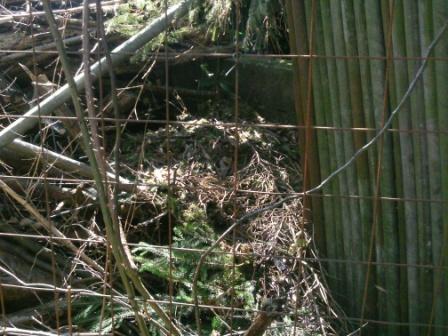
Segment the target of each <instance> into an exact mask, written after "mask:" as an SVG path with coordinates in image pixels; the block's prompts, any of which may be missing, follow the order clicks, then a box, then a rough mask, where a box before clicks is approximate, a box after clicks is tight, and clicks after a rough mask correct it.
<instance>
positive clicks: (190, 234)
mask: <svg viewBox="0 0 448 336" xmlns="http://www.w3.org/2000/svg"><path fill="white" fill-rule="evenodd" d="M177 2H178V1H177ZM102 3H103V9H104V10H110V11H111V12H114V13H116V14H117V15H116V17H115V21H110V22H109V23H108V27H109V29H110V31H114V30H115V29H116V27H117V22H118V21H117V20H122V15H124V14H123V13H124V10H125V8H124V7H117V4H118V3H119V1H103V2H102ZM252 4H253V2H251V5H250V6H248V9H250V8H251V9H252V10H255V6H254V5H252ZM66 5H67V4H66V3H65V2H57V1H56V2H54V3H53V2H52V6H53V10H54V11H55V14H56V16H55V18H56V21H57V22H59V23H64V26H63V27H64V29H65V30H63V31H65V32H66V33H67V35H66V36H65V38H66V40H65V42H66V45H67V46H69V48H73V49H68V50H72V51H73V55H72V56H73V58H71V61H72V63H71V65H72V66H73V69H72V70H73V71H74V72H75V68H76V67H79V68H81V67H82V64H81V59H80V56H82V55H81V54H82V52H81V50H80V49H79V48H80V43H81V37H80V33H79V31H77V30H76V29H78V28H79V29H81V26H80V22H79V20H80V19H81V12H82V9H81V6H82V3H81V2H76V1H72V2H71V6H72V7H71V8H70V9H67V8H65V7H64V6H66ZM139 5H145V6H149V4H148V3H147V2H145V1H141V2H138V1H137V2H133V3H132V6H131V7H132V11H133V12H132V13H133V15H134V14H135V13H138V9H139V7H138V6H139ZM156 5H157V2H153V3H151V6H153V7H154V6H156ZM218 5H221V6H223V7H222V10H223V11H224V10H227V11H229V12H226V11H225V12H226V15H225V16H223V17H221V18H219V20H221V21H220V22H221V23H220V24H225V22H226V20H227V19H228V17H229V15H230V14H229V13H230V12H231V11H232V6H231V2H228V1H221V2H220V1H217V2H214V5H213V6H211V5H210V6H209V7H207V6H205V7H201V8H199V11H204V8H208V11H213V10H215V11H216V10H217V7H216V6H218ZM27 6H28V7H26V6H25V5H24V4H23V2H20V1H6V2H5V3H4V6H3V7H0V12H1V15H2V16H1V17H0V25H1V27H2V32H3V33H4V34H6V35H8V34H9V33H8V32H10V30H11V29H14V30H15V31H17V36H22V35H21V34H22V33H23V34H24V35H23V36H25V37H24V38H23V39H22V38H20V39H16V40H15V41H14V39H3V41H2V43H7V44H2V49H16V50H17V49H21V50H22V51H23V52H21V53H17V52H14V53H4V54H3V55H2V63H1V66H2V67H3V69H4V70H5V71H4V76H3V77H1V78H0V83H1V85H2V88H1V89H2V95H1V96H0V102H1V106H2V111H3V112H2V120H1V123H2V127H3V128H2V129H3V130H5V129H7V127H10V125H11V124H12V123H13V122H14V121H16V120H17V119H18V116H20V115H22V114H23V113H24V112H26V111H27V110H28V109H29V108H30V107H32V106H36V104H38V103H39V102H41V101H42V99H44V98H48V97H50V98H51V97H52V96H53V95H54V92H55V90H56V89H58V88H59V87H60V84H59V83H62V82H63V81H64V80H65V79H66V75H65V73H64V71H61V67H60V63H59V59H58V58H57V54H56V53H55V52H54V49H55V44H54V41H52V38H51V37H50V35H49V34H48V33H45V32H44V31H46V30H47V26H46V21H45V19H44V17H45V16H44V15H43V14H42V15H40V14H39V13H40V11H41V10H42V8H41V7H40V6H41V4H40V2H37V1H36V2H34V1H31V2H27ZM153 7H151V8H153ZM156 7H157V6H156ZM145 8H146V7H145ZM148 8H149V7H148ZM257 8H258V7H257ZM160 10H161V9H160V8H159V14H160ZM30 11H32V12H33V13H34V14H35V15H34V14H33V15H34V19H33V20H29V16H28V15H27V13H28V12H30ZM193 13H196V14H195V15H196V16H197V15H198V13H197V11H196V12H194V11H193ZM58 15H59V16H58ZM93 17H94V15H93V16H92V18H93ZM226 18H227V19H226ZM215 19H216V18H215ZM132 20H133V19H132ZM132 20H131V21H132ZM190 22H193V21H190ZM134 23H135V22H134ZM137 23H138V22H137ZM97 24H98V22H95V21H93V22H92V31H91V32H92V34H94V33H95V31H96V27H97ZM77 25H78V26H77ZM76 27H78V28H76ZM210 27H214V26H210ZM217 27H218V26H216V27H215V28H214V29H218V28H217ZM230 27H231V26H228V27H227V29H230ZM25 28H26V29H25ZM72 28H73V29H74V30H73V35H72V33H68V32H69V29H72ZM30 31H31V35H30ZM184 33H185V32H184ZM221 33H222V31H221ZM216 34H217V33H216ZM9 35H10V34H9ZM187 35H188V34H187ZM187 35H185V34H183V35H176V36H175V37H176V38H175V40H173V41H171V42H170V43H172V44H170V47H172V48H174V47H179V40H180V39H181V37H182V36H183V37H182V38H184V37H185V36H187ZM116 36H120V37H119V38H118V39H117V40H115V42H116V41H119V40H120V39H121V40H122V39H124V36H125V35H123V34H121V35H116ZM188 36H189V38H192V37H194V36H196V35H195V34H193V33H191V31H190V34H189V35H188ZM209 36H215V35H214V34H213V33H211V35H209ZM216 36H217V35H216ZM37 37H39V38H41V40H38V39H36V38H37ZM70 39H73V40H70ZM38 41H39V42H38ZM72 42H73V44H71V43H72ZM8 43H9V44H8ZM152 43H153V44H151V45H149V46H148V47H149V48H150V50H154V46H156V45H158V47H159V48H160V47H161V41H159V42H157V41H153V42H152ZM36 51H39V53H36ZM46 51H48V52H46ZM29 55H33V57H29ZM36 56H38V58H36ZM91 56H92V58H94V59H95V56H96V55H94V54H92V55H91ZM142 57H143V58H145V57H146V56H145V55H144V53H143V54H141V55H140V58H142ZM3 60H5V62H3ZM186 60H187V61H188V60H189V58H188V57H187V58H186ZM18 61H20V62H22V63H23V64H21V66H18V64H17V62H18ZM125 68H126V69H125V71H123V72H122V73H119V75H118V76H117V78H116V81H115V82H114V83H113V81H110V80H109V78H108V79H107V81H106V80H102V81H100V83H99V84H98V85H97V84H95V85H94V87H93V88H92V89H93V91H94V94H95V97H97V98H96V99H95V101H94V107H95V109H96V113H97V116H98V118H97V119H98V120H96V121H95V118H90V119H89V120H88V126H89V131H88V132H87V133H89V134H88V135H87V136H88V137H89V138H90V141H91V142H90V144H91V146H92V147H93V148H94V149H95V150H96V151H97V152H98V153H100V155H99V156H97V157H96V159H98V158H99V159H98V162H97V163H98V165H99V167H100V168H98V170H99V171H100V173H101V180H100V182H98V180H96V175H95V174H96V169H97V168H95V164H94V162H92V160H91V159H90V158H89V159H87V157H86V152H88V150H86V149H88V148H86V146H85V144H84V145H83V142H81V141H80V138H82V137H83V136H86V134H83V132H80V130H79V123H80V122H81V121H82V120H80V119H79V118H78V119H77V118H76V117H74V112H73V110H74V106H75V105H74V104H73V105H72V104H71V103H69V102H66V103H65V104H61V105H60V106H59V107H58V109H57V111H58V112H57V113H56V111H54V112H55V113H56V114H57V117H54V116H52V115H45V116H44V117H43V116H42V115H41V114H38V115H37V116H36V118H35V121H36V125H35V126H34V128H33V127H30V129H29V132H26V133H25V134H24V135H23V136H22V137H21V138H20V139H19V138H16V139H14V140H13V141H12V142H9V143H8V144H6V145H4V146H0V191H1V192H0V260H1V264H0V309H1V314H2V315H3V319H2V321H3V322H2V323H3V324H2V325H1V328H3V329H2V330H5V332H6V333H8V334H14V335H29V334H35V335H53V334H71V333H81V334H82V333H84V332H85V333H90V334H102V335H105V334H108V333H114V334H118V335H139V334H142V333H143V331H144V333H146V334H150V335H168V334H176V333H177V334H182V335H189V334H191V335H197V334H206V335H209V334H210V335H227V334H231V333H235V332H238V333H240V334H245V335H262V334H263V333H265V334H266V335H290V334H292V333H293V332H296V331H297V332H300V333H302V334H303V335H308V334H313V335H316V334H322V335H329V334H332V333H333V329H332V327H331V326H330V323H329V321H331V319H333V318H335V317H336V316H337V315H336V313H335V312H334V310H333V308H332V307H333V303H332V301H331V300H330V298H329V297H328V296H327V291H326V289H325V286H324V284H323V283H322V282H321V279H322V277H321V275H320V274H319V271H318V269H319V265H318V264H317V263H316V262H315V261H314V260H315V257H316V255H315V254H314V251H313V245H312V228H311V225H310V224H309V223H307V222H306V221H305V220H304V212H305V211H306V209H304V208H303V206H302V203H301V199H300V197H297V198H295V199H293V200H291V201H289V202H284V203H282V204H280V205H279V206H277V207H272V208H271V209H269V210H267V211H263V212H260V213H259V214H258V215H256V216H255V215H254V216H251V217H249V218H247V220H245V221H243V222H241V223H239V222H238V220H239V219H240V218H242V217H243V216H244V215H246V214H248V213H251V212H253V211H256V210H257V209H261V208H263V207H265V206H266V205H269V204H273V203H275V202H277V201H279V200H281V199H282V198H284V197H285V196H288V195H291V194H294V193H298V192H300V191H301V185H302V181H301V176H302V173H301V170H300V165H299V162H300V157H299V152H298V145H297V139H296V131H295V130H294V129H293V128H288V127H286V128H270V127H269V126H268V124H267V123H266V121H265V120H263V119H262V118H261V117H260V116H258V114H257V111H256V110H254V109H252V108H250V107H249V106H246V105H245V104H244V103H243V102H242V101H241V100H239V111H240V114H241V116H242V117H241V118H234V117H233V115H234V98H235V97H234V96H233V95H229V94H228V92H218V91H219V90H218V89H217V88H216V87H213V90H212V91H209V92H206V94H205V93H204V92H200V93H199V94H198V92H195V91H194V90H191V88H185V89H184V90H182V88H173V87H167V86H165V85H163V84H161V83H163V76H158V75H157V74H160V72H161V69H163V65H161V64H159V63H158V62H157V60H156V58H153V59H150V61H146V62H145V63H137V64H135V63H134V64H132V65H130V64H127V65H126V66H125ZM64 70H65V69H64ZM114 70H118V69H114ZM118 72H119V71H118ZM114 85H116V86H117V89H116V90H114V89H113V88H112V87H113V86H114ZM165 90H167V91H165ZM166 92H167V94H165V93H166ZM115 98H118V100H119V103H120V105H119V111H118V114H117V113H116V114H114V113H113V112H114V107H113V102H114V99H115ZM166 98H168V101H167V100H166ZM184 98H186V100H188V99H190V100H191V99H193V100H195V101H196V102H195V104H196V105H194V104H193V105H192V106H190V105H189V103H184ZM79 100H82V104H83V105H82V108H84V109H86V108H87V106H89V103H92V102H91V101H90V102H89V101H87V99H85V97H84V96H79ZM198 101H199V102H198ZM167 104H168V107H167ZM199 105H200V108H198V106H199ZM173 106H174V107H175V108H173ZM115 112H117V109H115ZM165 112H168V113H167V114H166V115H165ZM61 116H62V117H61ZM112 117H114V118H115V119H114V118H112ZM164 119H165V120H164ZM229 120H232V122H229ZM235 120H237V122H236V123H235V122H234V121H235ZM61 121H62V122H61ZM94 125H96V126H95V127H97V129H98V133H97V134H95V132H93V129H94ZM4 133H6V132H3V133H2V134H4ZM95 137H96V138H95ZM0 138H1V137H0ZM0 140H1V139H0ZM96 141H98V143H100V144H101V146H100V147H95V146H96V144H95V143H96ZM104 194H105V195H106V196H104ZM104 197H105V198H106V210H108V211H109V212H110V213H111V214H112V217H113V218H112V222H113V225H114V226H113V230H112V231H110V230H109V229H108V227H107V222H108V218H107V216H106V214H107V213H108V211H105V209H104V206H103V205H104V203H102V201H103V198H104ZM235 223H238V225H235ZM232 225H234V226H235V228H234V230H231V231H229V228H230V227H231V226H232ZM117 237H118V240H119V242H118V246H119V247H121V248H122V250H119V252H117V249H116V246H117V242H116V241H114V239H117ZM120 258H122V259H120ZM170 329H172V330H170Z"/></svg>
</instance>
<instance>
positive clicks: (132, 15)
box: [107, 0, 288, 60]
mask: <svg viewBox="0 0 448 336" xmlns="http://www.w3.org/2000/svg"><path fill="white" fill-rule="evenodd" d="M178 2H179V0H168V2H167V5H168V6H169V7H170V6H172V5H174V4H176V3H178ZM164 10H165V0H130V1H128V2H127V3H125V4H122V5H120V6H119V8H118V10H117V15H115V16H114V17H113V18H112V19H110V20H109V21H108V22H107V30H108V32H118V33H121V34H123V35H126V36H132V35H134V34H136V33H137V32H138V31H140V30H141V29H142V28H143V27H144V26H145V25H147V24H148V23H149V22H151V20H153V19H155V18H157V17H159V16H160V15H163V13H164ZM284 16H285V15H284V9H283V5H282V3H281V1H280V0H243V1H241V8H240V17H241V20H240V22H239V24H238V25H237V24H236V23H235V18H236V9H235V5H234V1H232V0H198V1H195V2H194V3H193V5H192V7H191V9H190V12H189V15H188V18H187V19H186V20H188V21H187V22H186V20H184V21H182V23H181V24H179V25H178V26H177V27H174V29H172V30H170V31H168V32H167V34H160V35H159V36H158V37H157V38H155V39H153V40H152V41H151V42H149V43H148V44H147V45H146V46H145V47H144V48H143V50H141V51H140V52H139V53H138V54H137V55H135V56H134V60H143V59H145V57H146V55H147V54H148V52H151V51H154V50H157V49H158V48H159V47H161V46H163V44H164V41H165V38H166V39H167V43H168V44H169V45H172V44H182V42H187V43H192V44H196V43H197V44H200V45H207V44H210V43H212V44H214V43H221V44H229V43H233V42H234V41H235V38H236V36H238V39H241V40H242V44H241V47H242V49H243V50H245V51H250V52H265V51H277V52H284V51H285V50H283V49H287V45H288V43H287V36H286V27H285V18H284Z"/></svg>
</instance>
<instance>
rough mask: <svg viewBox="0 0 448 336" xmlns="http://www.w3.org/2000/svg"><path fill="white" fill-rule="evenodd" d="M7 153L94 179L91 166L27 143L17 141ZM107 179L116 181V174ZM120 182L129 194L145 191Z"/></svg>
mask: <svg viewBox="0 0 448 336" xmlns="http://www.w3.org/2000/svg"><path fill="white" fill-rule="evenodd" d="M5 153H9V154H12V155H14V154H15V155H20V156H22V157H24V158H27V159H32V158H37V157H39V156H40V157H44V159H45V161H47V162H48V164H49V165H50V166H55V167H57V168H59V169H61V170H62V171H64V172H66V173H69V174H77V175H80V176H83V177H87V178H91V179H93V171H92V167H90V166H89V165H87V164H85V163H82V162H79V161H76V160H74V159H72V158H69V157H68V156H65V155H62V154H59V153H56V152H53V151H51V150H49V149H46V148H43V147H41V146H36V145H33V144H31V143H29V142H26V141H22V140H19V139H15V140H14V141H13V142H12V143H11V144H9V145H8V146H7V147H6V148H5V149H1V150H0V156H2V154H3V156H5ZM107 177H108V178H109V179H110V180H111V181H115V174H113V173H111V172H108V173H107ZM119 181H120V184H119V185H118V188H119V189H121V190H124V191H127V192H139V191H143V188H139V187H136V186H135V183H134V182H131V181H129V180H127V179H125V178H123V177H119Z"/></svg>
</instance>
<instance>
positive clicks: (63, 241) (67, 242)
mask: <svg viewBox="0 0 448 336" xmlns="http://www.w3.org/2000/svg"><path fill="white" fill-rule="evenodd" d="M0 187H1V188H2V189H3V191H4V192H5V193H6V194H8V195H9V196H11V197H12V198H13V199H14V200H15V201H16V202H17V203H19V204H20V205H21V206H23V207H24V208H25V209H26V210H27V211H28V212H29V213H30V214H31V215H32V216H33V217H34V218H35V219H36V220H37V221H38V222H39V223H40V224H41V225H42V226H43V227H44V228H45V229H46V230H47V231H48V232H49V233H50V234H52V235H53V236H55V237H57V238H61V240H60V244H61V245H63V246H64V247H66V248H67V249H69V250H70V251H72V252H73V253H74V254H75V255H77V256H79V259H81V260H82V261H84V262H85V263H86V264H87V265H89V266H90V267H92V268H93V269H94V270H95V271H98V272H100V273H101V274H103V273H104V269H103V268H102V267H101V266H100V265H98V263H97V262H96V261H94V260H93V259H91V258H90V257H88V256H87V255H86V254H85V253H84V252H82V251H80V250H79V249H78V248H77V247H76V246H75V245H74V244H73V243H72V242H71V241H70V240H69V239H68V238H67V237H66V236H65V235H64V234H63V233H62V232H61V231H59V230H58V229H57V228H56V226H55V225H54V224H53V223H52V222H50V221H49V220H47V219H46V218H45V217H43V216H42V215H41V214H40V213H39V211H38V210H37V209H36V208H35V207H34V206H33V205H32V204H30V203H29V202H27V201H26V200H25V199H23V198H22V197H21V196H20V195H19V194H17V193H16V192H15V191H14V190H12V189H11V188H10V187H9V186H8V185H7V184H6V183H5V182H3V181H2V180H0Z"/></svg>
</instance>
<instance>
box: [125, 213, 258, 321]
mask: <svg viewBox="0 0 448 336" xmlns="http://www.w3.org/2000/svg"><path fill="white" fill-rule="evenodd" d="M181 220H182V221H181V223H179V224H177V226H176V227H175V228H174V229H173V231H174V237H173V247H175V248H186V249H185V250H176V249H174V250H173V251H172V254H171V263H170V255H169V251H168V250H167V249H166V250H161V249H160V248H155V247H152V246H151V245H149V244H146V243H144V242H142V243H140V244H139V245H138V247H136V248H135V249H133V254H134V255H135V260H136V261H137V263H138V264H139V265H140V266H139V270H140V272H149V273H151V274H152V275H153V276H155V277H157V278H158V279H160V280H162V281H165V282H168V281H169V279H170V278H171V279H172V282H173V284H174V296H175V297H174V300H176V301H182V302H187V303H192V302H193V297H192V285H193V284H192V279H193V275H194V271H195V268H196V265H197V263H198V261H199V257H200V255H199V254H198V253H196V252H194V251H191V250H192V249H206V248H207V247H209V246H210V245H211V243H212V242H213V241H214V240H215V239H217V235H216V233H215V232H214V231H213V229H212V228H211V227H210V226H209V225H208V223H207V216H206V213H205V211H204V210H203V209H202V208H200V207H199V206H197V205H195V204H192V205H190V206H189V207H188V208H187V209H185V210H184V211H183V212H182V214H181ZM216 252H218V253H214V254H212V255H211V256H210V257H209V258H207V260H206V263H205V264H204V267H203V268H202V269H201V271H200V275H199V281H198V294H199V300H200V302H202V303H204V304H213V305H225V306H229V305H230V304H231V300H233V302H234V303H233V304H234V305H237V306H239V307H242V308H253V307H254V305H255V299H254V294H253V292H254V285H253V283H252V282H251V281H249V280H247V279H246V278H245V277H244V276H243V274H242V273H241V272H240V271H239V270H238V268H237V267H233V264H234V263H233V260H232V255H231V254H226V253H222V252H225V251H224V250H223V249H221V248H217V249H216ZM220 252H221V253H220ZM170 264H171V265H170ZM192 312H193V311H192V309H191V308H181V309H179V310H178V314H179V316H178V317H179V318H183V319H184V320H187V321H190V322H191V321H192V320H193V318H192ZM220 326H221V322H220V321H219V319H218V320H217V319H216V318H215V319H214V318H210V325H209V326H204V327H205V328H207V330H209V329H210V328H212V329H214V330H217V328H218V327H220Z"/></svg>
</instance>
